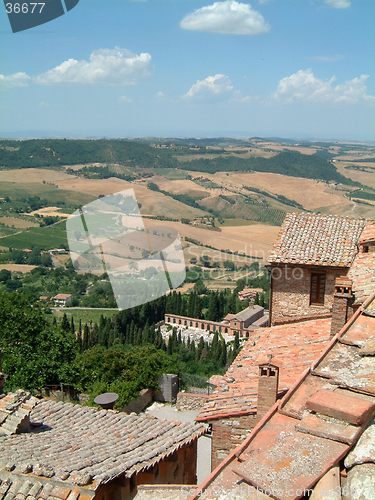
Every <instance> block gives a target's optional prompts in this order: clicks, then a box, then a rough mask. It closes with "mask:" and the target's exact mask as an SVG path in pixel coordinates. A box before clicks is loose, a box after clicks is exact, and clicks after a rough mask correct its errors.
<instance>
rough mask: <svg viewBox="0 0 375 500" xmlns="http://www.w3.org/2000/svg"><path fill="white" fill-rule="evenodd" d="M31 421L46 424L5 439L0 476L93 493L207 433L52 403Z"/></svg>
mask: <svg viewBox="0 0 375 500" xmlns="http://www.w3.org/2000/svg"><path fill="white" fill-rule="evenodd" d="M30 419H31V421H32V423H36V422H39V423H42V424H43V425H42V426H40V427H37V428H36V429H35V430H33V431H32V432H30V433H27V434H16V435H13V436H0V472H4V470H6V471H8V472H9V471H12V475H13V474H16V475H17V474H26V473H27V478H28V477H29V476H30V477H35V476H38V477H41V478H53V479H52V480H53V481H57V482H58V483H59V484H60V486H62V485H64V484H65V483H66V484H67V487H69V488H70V487H72V488H74V487H75V486H82V487H85V488H87V489H89V490H93V491H95V490H96V489H97V487H98V486H99V485H100V484H104V483H107V482H109V481H111V480H112V479H114V478H115V477H117V476H119V475H120V474H125V476H127V477H130V476H131V475H132V474H134V473H135V472H138V471H140V470H143V469H147V468H148V467H151V466H152V465H154V464H156V463H158V462H159V461H160V460H162V459H163V458H165V457H167V456H168V455H171V454H172V453H174V452H175V451H176V450H177V449H179V448H180V447H181V446H183V445H185V444H188V443H189V442H191V441H193V440H195V439H197V438H198V437H199V436H201V435H202V434H204V433H205V432H206V429H205V427H204V426H202V425H196V424H191V423H180V422H169V421H167V420H160V419H157V418H155V417H150V416H146V415H143V414H140V415H136V414H134V413H131V414H130V415H128V414H126V413H121V412H117V411H114V410H101V409H97V408H89V407H82V406H80V405H72V404H67V403H62V402H59V403H56V402H52V401H46V400H42V401H41V402H40V403H39V404H38V405H37V406H36V407H35V408H34V409H33V410H32V412H31V416H30ZM25 464H27V470H25ZM46 498H47V497H46ZM7 500H9V499H7ZM64 500H65V499H64Z"/></svg>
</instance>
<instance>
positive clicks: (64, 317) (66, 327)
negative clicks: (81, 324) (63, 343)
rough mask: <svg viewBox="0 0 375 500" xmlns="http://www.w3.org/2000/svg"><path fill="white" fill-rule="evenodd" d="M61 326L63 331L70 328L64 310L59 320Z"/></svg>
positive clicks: (67, 330)
mask: <svg viewBox="0 0 375 500" xmlns="http://www.w3.org/2000/svg"><path fill="white" fill-rule="evenodd" d="M61 328H62V329H63V330H64V332H69V330H70V323H69V320H68V316H67V315H66V313H65V312H64V316H63V317H62V320H61Z"/></svg>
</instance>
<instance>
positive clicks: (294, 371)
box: [0, 138, 375, 500]
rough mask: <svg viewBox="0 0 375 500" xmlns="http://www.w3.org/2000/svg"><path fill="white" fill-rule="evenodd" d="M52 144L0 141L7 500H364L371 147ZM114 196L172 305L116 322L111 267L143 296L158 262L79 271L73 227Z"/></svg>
mask: <svg viewBox="0 0 375 500" xmlns="http://www.w3.org/2000/svg"><path fill="white" fill-rule="evenodd" d="M49 141H50V142H48V141H39V142H38V141H21V142H20V141H18V142H17V141H1V149H0V151H1V154H2V156H1V161H2V168H1V170H0V179H1V181H2V184H1V189H2V190H3V192H2V193H0V195H1V200H0V210H1V212H0V215H1V217H0V224H1V226H0V232H1V236H0V245H1V247H0V249H1V253H0V295H1V302H0V353H1V355H0V497H1V498H4V499H6V500H13V499H16V500H25V499H28V500H32V499H34V498H35V499H39V498H49V499H55V498H56V499H57V498H60V499H61V500H67V499H68V500H77V499H80V500H89V499H95V500H97V499H98V500H99V499H100V500H101V499H104V498H106V500H108V499H110V500H111V499H113V500H115V499H116V500H117V499H121V500H128V499H129V500H130V499H132V498H136V499H137V500H138V499H139V500H143V499H146V498H149V499H160V498H166V499H171V500H172V499H175V500H179V499H182V498H189V499H190V500H193V499H198V498H200V497H203V498H204V495H205V496H206V497H207V498H214V499H217V500H224V499H225V498H236V499H243V498H254V499H255V498H256V497H257V498H259V496H260V497H261V498H263V500H268V499H270V498H271V499H276V500H286V499H288V500H289V499H290V500H297V499H299V498H303V497H306V498H307V497H310V496H311V497H312V498H320V497H319V494H320V493H319V492H320V491H321V490H322V489H323V490H324V489H325V488H328V490H329V491H331V490H332V491H335V493H337V496H336V497H335V498H338V499H341V498H342V499H343V500H349V499H350V500H351V499H353V500H357V499H358V500H360V499H362V498H363V499H366V500H368V499H372V498H373V496H371V495H373V493H372V492H373V491H375V465H374V464H375V456H374V454H373V452H372V450H373V446H374V443H373V441H374V439H373V433H374V425H375V424H374V420H373V419H374V415H375V388H374V386H373V373H374V372H375V366H374V364H373V360H374V357H373V355H374V345H373V344H374V338H375V337H374V336H375V324H374V315H375V313H374V305H375V271H374V270H375V222H374V220H375V183H374V176H373V172H374V168H375V166H374V165H375V159H374V158H373V152H374V151H373V148H372V146H369V145H354V144H351V145H349V144H338V143H327V144H325V143H317V144H314V143H305V144H300V143H296V142H292V141H291V142H288V143H277V142H276V141H271V140H265V139H259V138H254V139H251V140H249V141H237V142H235V141H231V140H228V139H225V140H224V139H222V140H220V141H219V140H218V141H213V142H212V144H209V143H208V142H207V141H205V142H204V143H203V142H202V141H201V142H200V141H198V140H197V141H195V140H194V141H193V140H192V141H190V142H187V141H178V140H175V139H173V140H172V139H171V140H170V141H165V140H152V141H146V140H139V141H138V142H134V143H132V142H130V141H129V145H127V144H126V141H118V143H117V142H116V141H109V145H110V148H112V153H111V158H112V159H113V158H114V157H115V156H116V155H117V158H116V163H110V162H109V161H107V158H106V157H105V154H106V153H105V151H106V150H105V149H103V148H102V147H103V144H102V142H103V143H105V142H106V141H98V142H97V143H95V141H90V142H91V144H90V145H88V144H85V143H84V141H82V144H81V147H82V148H85V147H87V148H88V150H87V151H88V152H89V153H90V154H91V156H90V154H89V155H88V161H87V162H84V161H83V159H82V158H81V157H79V156H78V157H76V158H75V159H74V161H72V157H71V156H69V154H70V149H69V148H70V146H71V145H69V144H63V145H62V144H60V142H59V141H57V140H49ZM23 142H25V144H23ZM65 142H69V141H65ZM71 142H75V141H71ZM62 146H64V148H62ZM106 146H108V144H106ZM30 148H33V149H32V151H33V152H34V154H33V155H30V154H29V153H30V151H31V149H30ZM59 148H62V149H59ZM89 148H91V149H92V151H91V152H90V151H89ZM41 152H42V153H43V154H41ZM134 152H136V153H137V154H139V161H138V160H137V163H138V164H137V165H135V164H133V163H134V161H135V160H134V159H133V160H131V159H130V157H131V155H134ZM155 152H156V153H157V155H156V156H155ZM17 155H18V156H17ZM95 157H96V160H97V161H95V162H94V161H93V159H95ZM25 158H29V159H28V160H25ZM68 160H70V161H69V162H67V161H68ZM20 161H25V162H26V163H25V165H24V168H19V163H18V162H20ZM154 161H155V163H154V164H153V163H152V162H154ZM285 161H289V162H290V164H289V168H288V169H286V170H285V173H282V171H283V170H282V169H283V164H284V162H285ZM163 162H164V163H163ZM176 162H177V163H176ZM159 163H160V164H159ZM150 165H151V166H150ZM163 165H164V166H163ZM176 165H177V166H176ZM304 166H305V167H306V168H305V170H304ZM324 169H326V170H324ZM302 173H304V174H303V175H302ZM315 176H316V177H315ZM126 190H132V193H134V199H136V200H137V203H138V206H139V215H140V216H141V220H142V222H143V224H144V227H142V231H144V233H145V234H147V235H148V237H149V241H151V243H150V244H149V246H150V248H151V247H152V245H153V244H154V245H156V243H157V244H158V245H159V246H160V245H161V244H162V243H163V244H164V243H165V241H168V238H170V239H171V241H172V240H173V241H174V244H175V245H176V242H178V245H177V246H175V247H174V249H173V251H171V253H170V255H167V254H166V257H165V259H163V266H165V269H166V270H167V272H168V273H167V274H168V280H169V281H168V284H169V286H168V290H167V292H166V293H160V294H159V295H158V296H157V297H156V298H155V299H153V300H151V299H147V300H144V301H143V302H138V303H137V304H135V303H134V304H135V305H134V306H131V307H129V308H124V310H122V311H119V310H118V308H117V306H118V304H117V302H116V301H117V300H118V295H117V292H116V289H115V288H114V280H113V276H114V275H115V271H116V269H117V268H116V266H117V267H118V268H121V266H122V267H125V264H126V265H128V264H129V262H133V261H134V262H135V264H134V263H133V264H132V265H131V266H129V267H130V269H131V273H130V274H131V280H132V281H129V283H131V285H130V284H129V285H128V286H129V289H133V288H134V290H135V289H137V290H138V289H139V290H140V291H141V292H139V293H140V295H139V296H141V297H142V293H146V292H145V291H146V290H148V291H149V292H150V290H153V289H155V290H156V289H157V286H159V284H160V283H161V281H160V279H161V278H160V276H159V274H160V270H161V268H160V269H158V268H157V264H156V262H159V261H157V258H159V257H158V253H157V252H155V255H156V256H155V255H154V254H153V253H152V252H151V253H150V252H147V253H146V252H145V248H146V247H145V246H144V244H143V243H142V241H141V240H142V238H140V237H137V238H135V239H134V238H133V239H132V240H131V242H130V243H126V242H125V243H123V240H118V241H117V240H116V245H117V246H115V247H114V248H115V249H116V252H117V253H112V254H111V260H109V259H107V261H106V263H107V266H106V267H105V266H104V267H103V262H105V258H106V256H104V257H103V262H100V265H98V264H97V263H96V264H95V260H92V259H91V260H90V259H89V258H88V257H87V255H88V251H86V254H85V253H84V251H82V255H83V257H82V256H80V257H79V258H77V256H76V255H75V254H74V252H72V249H71V248H70V247H69V241H68V240H69V234H70V233H69V224H70V222H69V221H71V220H72V218H71V217H72V214H73V215H74V214H76V213H77V211H78V212H79V210H81V214H83V213H84V214H85V217H87V213H88V209H87V207H90V204H93V203H94V205H91V206H96V205H95V203H98V202H100V203H102V205H101V206H104V205H103V204H104V203H106V200H108V199H109V200H111V196H112V193H118V192H124V191H126ZM126 192H127V191H126ZM132 196H133V195H132ZM100 200H101V201H100ZM81 207H83V211H82V208H81ZM85 207H86V208H85ZM80 218H81V216H80ZM87 220H89V219H87ZM103 220H104V219H103ZM138 220H140V218H138ZM85 224H86V222H85ZM127 224H128V225H129V221H128V222H127ZM74 227H76V226H74ZM77 227H78V226H77ZM82 227H83V226H82ZM91 227H92V226H90V225H89V224H88V225H87V227H83V229H82V230H80V231H78V230H77V229H76V230H75V236H74V237H75V238H76V241H78V242H80V244H83V243H82V242H84V237H83V235H84V234H85V233H87V234H89V233H90V231H91V236H90V237H91V242H90V245H91V249H90V251H92V248H95V238H97V237H98V236H97V234H96V233H95V231H99V229H97V228H94V230H92V229H90V228H91ZM98 227H99V226H98ZM137 227H138V226H137ZM104 229H105V230H106V231H107V230H108V228H107V227H105V228H103V231H104ZM73 233H74V231H73ZM106 234H107V233H106ZM167 235H168V237H167ZM171 235H173V237H172V236H171ZM175 238H176V239H175ZM177 238H178V239H177ZM124 241H125V240H124ZM119 242H121V244H122V248H123V249H122V250H121V251H119V250H118V248H119V245H118V243H119ZM83 248H84V250H85V247H83ZM124 248H125V250H124ZM159 250H160V251H162V250H161V247H160V249H159ZM111 251H112V250H111ZM178 252H181V253H180V254H179V253H178ZM94 254H95V251H94ZM102 254H103V252H102ZM116 259H118V261H116ZM182 260H183V261H184V265H183V266H182V267H183V273H182V272H181V273H180V275H178V277H179V278H180V276H183V278H182V280H181V281H180V282H179V283H178V285H176V289H175V290H173V287H172V286H171V283H172V284H173V280H175V281H174V282H175V283H177V278H176V276H177V274H176V275H174V274H173V273H174V267H173V266H175V265H176V264H178V263H181V262H182ZM77 262H78V263H79V265H78V264H77ZM109 262H110V263H111V265H108V263H109ZM118 262H120V263H121V265H120V264H118ZM144 262H146V264H144ZM160 262H161V261H160ZM94 264H95V265H94ZM172 264H173V266H172ZM95 266H96V267H95ZM116 272H117V271H116ZM158 273H159V274H158ZM163 275H164V274H163ZM165 281H166V280H165ZM156 285H157V286H156ZM169 288H170V289H169ZM137 293H138V292H137ZM133 295H134V294H133ZM135 296H136V295H135ZM144 296H145V297H146V296H147V295H144ZM136 297H138V296H136ZM150 297H151V295H150ZM103 394H105V395H107V396H106V397H107V399H105V398H104V399H100V397H99V398H98V396H99V395H103ZM111 395H112V396H111ZM108 398H109V399H108ZM111 398H112V399H111ZM154 401H158V402H160V403H163V404H167V405H169V407H172V408H173V409H180V411H175V418H174V419H172V420H165V419H163V418H161V419H159V418H156V417H154V416H151V414H149V413H147V412H145V410H146V409H147V407H148V406H149V405H150V404H151V403H152V402H154ZM171 405H172V406H171ZM187 410H188V411H194V412H195V414H194V415H195V419H194V421H193V422H190V423H187V422H184V421H181V422H180V421H179V414H181V415H182V414H183V413H184V411H187ZM203 440H205V442H206V443H207V442H209V451H207V449H206V451H204V452H202V448H201V444H200V443H202V442H203ZM202 453H204V457H205V458H204V460H205V461H206V462H210V464H211V465H210V467H209V469H210V471H209V472H208V475H207V477H205V478H204V479H203V482H202V476H201V475H199V477H200V478H201V484H198V485H197V473H199V467H200V464H201V463H202V462H201V460H202V459H201V458H200V456H203V455H202ZM373 486H374V488H372V487H373ZM368 492H370V493H368ZM228 495H230V496H228ZM361 495H363V496H361ZM366 495H367V496H366ZM1 498H0V500H1Z"/></svg>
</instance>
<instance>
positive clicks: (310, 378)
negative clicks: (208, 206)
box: [189, 222, 375, 500]
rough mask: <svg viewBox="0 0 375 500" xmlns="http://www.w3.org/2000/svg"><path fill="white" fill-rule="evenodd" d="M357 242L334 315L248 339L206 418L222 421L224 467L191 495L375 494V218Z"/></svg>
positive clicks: (287, 499)
mask: <svg viewBox="0 0 375 500" xmlns="http://www.w3.org/2000/svg"><path fill="white" fill-rule="evenodd" d="M357 242H358V247H359V252H358V253H357V255H356V256H355V259H354V261H353V263H352V264H351V266H350V269H349V272H348V273H347V275H344V276H342V277H339V278H338V279H336V282H335V290H334V292H333V294H332V295H333V297H332V318H321V319H313V320H309V321H303V322H295V323H289V324H285V325H279V326H274V327H271V328H269V329H268V334H269V335H270V336H271V335H272V336H274V339H273V341H272V342H270V343H269V344H268V343H267V341H266V339H264V340H263V342H264V343H265V344H264V345H263V346H262V345H260V343H261V342H262V337H259V338H258V339H254V342H255V344H254V345H253V346H251V342H252V341H251V340H249V341H248V343H247V345H246V346H245V347H244V348H243V350H242V351H241V353H240V354H239V356H238V357H237V358H236V360H235V361H234V363H233V364H232V366H231V367H230V369H229V370H228V372H227V373H226V375H225V377H224V378H223V380H222V381H221V382H220V381H219V382H218V389H217V390H216V391H215V393H214V394H213V395H212V396H211V398H210V399H209V401H208V402H207V403H206V405H205V407H204V408H203V410H202V411H201V413H200V414H199V416H198V418H197V420H199V421H206V422H211V424H212V429H213V439H214V434H215V426H216V427H217V433H218V435H217V439H216V445H215V448H214V450H213V457H212V458H213V462H214V463H213V466H214V467H215V466H216V465H217V467H216V469H215V470H214V471H213V473H212V474H211V476H210V477H209V478H208V479H207V480H206V481H205V482H204V483H203V484H202V485H200V486H199V487H198V489H197V490H196V492H195V493H194V494H193V495H192V496H191V497H190V498H189V500H196V499H198V498H200V497H202V496H204V495H205V494H207V496H208V495H209V496H208V497H209V498H212V499H216V500H219V499H220V500H221V499H222V498H224V497H222V496H221V494H222V492H223V490H224V491H225V492H226V495H229V494H230V495H231V498H234V499H238V500H239V499H243V498H247V497H248V498H254V499H255V498H258V497H260V498H261V499H262V500H270V499H271V498H273V499H276V500H297V499H299V498H301V497H303V496H304V495H305V494H306V493H309V495H310V497H311V498H314V499H318V498H323V497H324V498H328V496H329V497H330V498H331V497H332V495H330V493H332V494H334V498H335V499H337V500H341V498H345V500H359V499H365V498H366V499H371V500H372V499H373V498H374V491H375V465H374V464H375V454H374V450H375V439H374V436H375V420H372V418H373V417H374V415H375V385H374V377H373V375H374V373H375V357H374V353H375V348H374V346H375V223H371V222H368V223H367V224H366V227H365V228H364V230H363V231H362V234H361V236H360V237H359V239H358V240H357ZM343 270H344V272H345V271H346V269H345V268H343ZM308 325H310V327H311V330H310V332H309V328H308ZM292 329H294V331H295V333H296V335H297V338H295V339H294V342H293V339H292V338H291V337H290V333H291V331H292ZM277 332H279V335H280V337H279V339H277ZM288 332H289V336H288ZM284 334H286V336H284ZM309 335H311V337H310V339H309V338H308V336H309ZM314 335H315V339H318V338H320V345H318V343H317V342H316V341H315V342H314V341H313V337H314ZM329 337H330V338H331V340H330V341H329V342H327V339H328V338H329ZM275 341H276V342H275ZM283 341H284V342H285V344H284V345H282V343H283ZM262 356H263V358H262ZM310 356H311V357H310ZM308 358H310V359H313V361H312V362H308ZM303 370H304V371H303ZM256 388H257V391H256ZM286 389H289V390H287V391H286ZM253 405H256V414H255V412H253V416H252V417H251V411H250V410H251V408H252V406H253ZM225 412H226V413H225ZM241 418H242V419H243V420H242V421H241ZM246 418H247V419H248V420H247V421H246V420H245V419H246ZM249 427H252V432H251V433H250V432H249ZM236 440H237V443H239V444H238V446H237V447H235V444H236ZM230 448H231V452H230V453H229V455H228V454H227V453H226V452H227V450H228V449H230ZM220 458H222V461H221V462H220V463H219V459H220ZM327 488H329V491H330V493H327ZM322 491H325V492H326V493H325V494H324V495H323V494H322ZM322 495H323V496H322ZM332 498H333V497H332Z"/></svg>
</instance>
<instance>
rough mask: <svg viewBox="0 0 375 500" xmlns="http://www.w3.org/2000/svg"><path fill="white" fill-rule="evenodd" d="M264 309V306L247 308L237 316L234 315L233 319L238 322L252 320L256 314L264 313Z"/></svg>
mask: <svg viewBox="0 0 375 500" xmlns="http://www.w3.org/2000/svg"><path fill="white" fill-rule="evenodd" d="M263 310H264V307H262V306H257V305H255V306H250V307H247V308H246V309H243V310H242V311H240V312H239V313H237V314H234V315H233V317H232V318H231V319H237V320H238V321H246V320H247V319H249V318H251V317H252V316H253V315H254V314H257V313H259V312H260V311H263Z"/></svg>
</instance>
